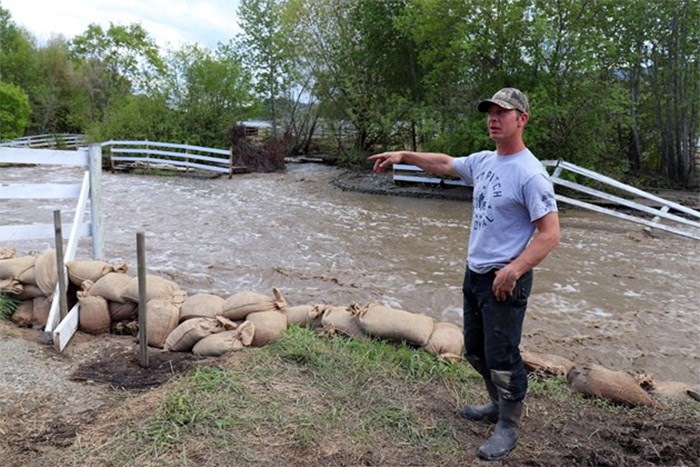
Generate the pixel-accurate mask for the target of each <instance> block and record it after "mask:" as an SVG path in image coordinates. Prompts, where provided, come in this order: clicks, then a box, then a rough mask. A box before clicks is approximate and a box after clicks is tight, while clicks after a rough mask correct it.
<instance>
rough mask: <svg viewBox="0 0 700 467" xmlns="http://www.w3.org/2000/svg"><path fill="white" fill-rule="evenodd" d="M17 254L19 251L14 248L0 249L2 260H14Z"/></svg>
mask: <svg viewBox="0 0 700 467" xmlns="http://www.w3.org/2000/svg"><path fill="white" fill-rule="evenodd" d="M16 254H17V250H15V249H14V248H7V247H2V248H0V259H10V258H14V257H15V255H16Z"/></svg>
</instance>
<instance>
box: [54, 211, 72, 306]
mask: <svg viewBox="0 0 700 467" xmlns="http://www.w3.org/2000/svg"><path fill="white" fill-rule="evenodd" d="M53 226H54V232H55V235H56V271H57V276H56V277H57V279H58V299H59V315H60V316H61V319H63V318H65V317H66V315H67V314H68V297H66V269H65V266H64V265H63V231H62V230H61V211H58V210H57V211H54V212H53Z"/></svg>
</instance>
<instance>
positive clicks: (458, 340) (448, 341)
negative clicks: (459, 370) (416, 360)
mask: <svg viewBox="0 0 700 467" xmlns="http://www.w3.org/2000/svg"><path fill="white" fill-rule="evenodd" d="M423 350H425V351H426V352H428V353H429V354H431V355H435V356H436V357H443V358H447V359H450V360H460V359H461V358H462V354H463V352H464V333H463V332H462V328H460V327H459V326H457V325H456V324H452V323H447V322H444V323H443V322H437V323H435V326H434V328H433V333H432V334H431V335H430V339H428V343H427V344H425V346H423Z"/></svg>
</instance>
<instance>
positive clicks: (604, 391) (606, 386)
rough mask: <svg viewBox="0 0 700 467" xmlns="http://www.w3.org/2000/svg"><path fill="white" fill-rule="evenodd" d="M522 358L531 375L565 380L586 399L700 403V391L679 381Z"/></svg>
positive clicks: (529, 355)
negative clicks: (669, 400) (666, 400)
mask: <svg viewBox="0 0 700 467" xmlns="http://www.w3.org/2000/svg"><path fill="white" fill-rule="evenodd" d="M521 355H522V358H523V363H524V364H525V368H526V369H527V370H528V371H534V372H537V373H539V374H542V375H545V376H547V375H552V376H562V377H564V378H566V381H567V384H568V386H569V387H570V388H571V390H572V391H574V392H576V393H579V394H582V395H584V396H589V397H596V398H600V399H607V400H609V401H612V402H615V403H617V404H622V405H626V406H629V407H636V406H650V407H651V406H656V405H658V403H657V401H656V400H655V399H653V398H652V396H654V397H661V398H667V399H676V400H681V401H689V400H695V401H700V390H698V389H697V388H693V387H691V386H690V385H688V384H685V383H682V382H679V381H661V380H656V379H655V378H654V377H653V375H649V374H637V375H632V374H629V373H627V372H624V371H617V370H611V369H609V368H605V367H603V366H601V365H595V364H576V363H574V362H573V361H571V360H569V359H567V358H564V357H560V356H558V355H551V354H545V353H536V352H529V351H522V352H521Z"/></svg>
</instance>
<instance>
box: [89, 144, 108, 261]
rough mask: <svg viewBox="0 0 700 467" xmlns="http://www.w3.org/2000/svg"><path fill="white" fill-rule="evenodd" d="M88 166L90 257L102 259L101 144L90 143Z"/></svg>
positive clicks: (103, 241)
mask: <svg viewBox="0 0 700 467" xmlns="http://www.w3.org/2000/svg"><path fill="white" fill-rule="evenodd" d="M88 164H89V168H90V235H91V236H92V259H96V260H97V259H99V260H102V259H104V248H105V239H104V230H103V224H102V146H100V145H99V144H92V145H90V150H89V153H88Z"/></svg>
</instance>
